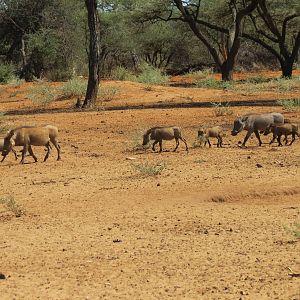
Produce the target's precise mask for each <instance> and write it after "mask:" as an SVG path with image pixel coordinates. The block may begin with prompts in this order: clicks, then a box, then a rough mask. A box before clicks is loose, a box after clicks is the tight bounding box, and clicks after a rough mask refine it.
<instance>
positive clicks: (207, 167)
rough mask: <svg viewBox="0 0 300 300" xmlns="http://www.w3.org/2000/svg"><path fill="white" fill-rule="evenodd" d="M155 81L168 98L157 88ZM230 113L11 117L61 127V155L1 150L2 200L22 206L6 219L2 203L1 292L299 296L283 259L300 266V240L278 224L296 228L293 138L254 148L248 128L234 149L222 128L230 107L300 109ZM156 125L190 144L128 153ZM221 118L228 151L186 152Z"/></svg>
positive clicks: (18, 295) (12, 102)
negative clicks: (146, 169) (147, 170)
mask: <svg viewBox="0 0 300 300" xmlns="http://www.w3.org/2000/svg"><path fill="white" fill-rule="evenodd" d="M105 84H108V85H109V84H116V83H111V82H107V83H105ZM118 84H119V85H120V86H122V91H123V98H122V99H120V100H119V101H123V103H130V104H131V103H132V102H130V101H131V99H132V101H138V100H139V101H140V102H136V103H140V104H143V103H144V102H143V99H148V98H151V99H155V98H156V99H157V100H156V101H167V99H170V98H172V97H173V98H176V97H181V95H183V94H184V95H190V94H189V93H195V97H198V98H199V99H198V100H197V101H201V100H202V99H204V100H203V101H215V100H216V98H218V97H220V99H222V97H226V91H214V90H213V91H211V90H210V91H209V90H204V89H184V88H174V87H169V88H168V87H155V88H154V91H153V90H152V91H145V89H143V88H142V87H141V86H138V85H137V84H132V83H122V82H119V83H118ZM18 89H21V90H22V89H26V86H25V87H24V86H21V87H19V88H18ZM127 90H128V94H127V96H126V92H124V91H127ZM158 90H163V94H159V93H158V95H157V96H156V94H155V93H156V92H157V91H158ZM12 92H13V91H11V87H10V88H8V87H7V89H4V91H2V95H1V99H0V110H1V111H6V110H16V109H20V108H22V107H27V105H29V103H28V100H26V99H24V97H22V93H18V94H17V95H12V94H11V93H12ZM222 92H223V96H222ZM232 93H233V92H232ZM202 94H203V95H204V96H203V98H201V97H202ZM9 95H12V96H11V97H9ZM130 95H132V96H130ZM164 95H167V96H166V97H164ZM233 96H236V95H234V94H233ZM288 96H289V95H286V97H288ZM250 98H251V97H250ZM245 99H249V97H248V98H247V97H245ZM145 101H146V100H145ZM151 101H152V100H151ZM153 101H154V100H153ZM55 105H58V106H59V105H61V107H64V105H66V103H65V102H63V101H62V102H60V103H58V104H57V103H56V104H55ZM232 111H233V114H232V115H225V116H219V117H216V116H215V114H214V109H213V108H189V109H187V108H186V109H182V108H177V109H144V110H121V111H97V112H70V113H65V112H64V113H47V114H33V115H15V116H7V117H6V122H7V124H8V125H9V126H12V125H13V126H17V125H21V124H22V125H23V124H48V123H51V124H55V125H57V126H58V127H59V129H60V141H61V148H62V160H61V161H59V162H57V161H56V160H55V158H56V151H55V149H53V150H52V153H51V155H50V158H49V160H48V161H47V162H46V163H42V159H43V156H44V155H45V152H44V149H42V148H38V147H35V148H34V151H35V153H36V155H37V156H38V158H39V162H37V163H33V160H32V158H30V157H27V158H26V161H27V163H26V164H25V165H20V164H19V163H18V162H16V161H15V160H14V157H13V155H12V154H10V155H9V157H7V159H6V160H5V161H4V162H3V163H2V164H1V165H0V177H1V181H0V188H1V194H0V196H1V197H5V196H8V195H11V196H12V197H13V198H14V199H15V201H16V203H17V204H18V205H20V206H21V208H22V209H23V210H24V211H25V214H24V215H22V216H21V217H15V216H14V214H13V212H12V211H10V210H9V209H7V208H6V207H5V206H4V205H1V204H0V237H1V241H0V248H1V256H0V272H1V273H3V274H4V275H5V276H6V279H4V280H0V295H1V296H0V298H1V299H120V298H121V299H168V298H169V299H294V300H296V299H298V300H299V299H300V278H299V277H293V278H292V277H290V276H289V275H288V273H289V271H288V269H287V267H290V268H291V269H292V270H294V271H295V272H300V255H299V253H300V240H299V239H297V238H296V237H294V236H293V235H292V234H291V233H289V232H288V231H287V230H286V229H285V228H286V227H288V228H293V226H294V223H300V178H299V166H300V141H299V139H297V140H296V141H295V143H294V144H293V145H292V146H291V147H290V146H284V147H277V145H276V144H274V145H272V146H269V145H268V144H267V142H268V141H269V140H270V138H271V137H270V136H268V137H263V141H264V142H265V144H263V146H262V147H258V146H257V140H256V139H255V137H253V138H252V139H251V140H249V145H248V146H249V147H248V148H247V149H241V148H239V147H238V142H239V141H241V140H243V138H244V136H245V132H243V133H240V134H239V135H238V136H236V137H232V136H231V135H230V129H231V126H232V123H233V120H234V118H235V115H236V114H243V113H246V112H252V111H256V112H268V111H278V112H283V113H284V115H285V116H286V117H287V118H289V119H291V120H292V121H295V122H299V117H300V113H299V111H298V112H286V111H283V110H282V108H280V107H254V108H253V107H233V108H232ZM164 124H178V125H179V126H181V127H182V129H183V134H184V136H185V137H186V139H187V140H188V144H189V146H190V151H189V153H186V152H185V149H184V146H183V145H182V144H181V145H180V147H179V151H178V152H177V153H173V152H169V151H167V150H171V149H172V148H173V147H174V144H175V142H174V141H170V142H165V143H164V149H165V150H166V151H164V152H163V153H153V152H151V150H150V149H148V150H146V151H136V152H134V151H132V148H133V146H134V145H135V142H136V136H137V134H138V133H139V132H140V131H142V130H144V129H146V128H148V127H151V126H154V125H164ZM217 124H218V125H223V126H224V128H225V130H226V136H225V137H224V143H225V145H224V148H222V149H219V148H217V147H216V145H215V141H213V143H214V145H213V147H212V148H210V149H209V148H193V147H192V145H193V142H194V141H195V138H196V134H197V128H198V127H199V126H200V125H217ZM2 136H3V134H2ZM128 158H135V159H134V160H130V159H128ZM145 162H148V163H149V164H150V165H153V164H155V163H164V164H165V168H164V169H163V170H162V173H161V174H160V175H156V176H147V175H142V174H140V173H139V172H138V170H137V169H135V168H134V167H133V164H141V163H145Z"/></svg>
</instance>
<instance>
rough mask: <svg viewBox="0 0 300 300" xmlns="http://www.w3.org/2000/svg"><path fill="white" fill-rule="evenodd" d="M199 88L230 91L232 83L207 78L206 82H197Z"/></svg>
mask: <svg viewBox="0 0 300 300" xmlns="http://www.w3.org/2000/svg"><path fill="white" fill-rule="evenodd" d="M195 85H196V87H198V88H208V89H228V88H230V87H231V85H232V83H231V82H229V81H222V80H217V79H214V78H212V77H209V78H206V79H205V80H201V81H197V82H195Z"/></svg>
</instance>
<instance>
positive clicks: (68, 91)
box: [59, 77, 87, 98]
mask: <svg viewBox="0 0 300 300" xmlns="http://www.w3.org/2000/svg"><path fill="white" fill-rule="evenodd" d="M86 88H87V81H86V80H84V79H81V78H78V77H75V78H73V79H70V80H68V81H67V82H66V83H65V84H63V85H62V86H61V87H60V89H59V92H60V94H61V97H62V98H71V97H82V96H84V95H85V93H86Z"/></svg>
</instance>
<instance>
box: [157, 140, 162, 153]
mask: <svg viewBox="0 0 300 300" xmlns="http://www.w3.org/2000/svg"><path fill="white" fill-rule="evenodd" d="M158 143H159V152H162V140H160V141H159V142H158Z"/></svg>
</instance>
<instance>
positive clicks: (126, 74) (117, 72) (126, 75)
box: [111, 66, 135, 80]
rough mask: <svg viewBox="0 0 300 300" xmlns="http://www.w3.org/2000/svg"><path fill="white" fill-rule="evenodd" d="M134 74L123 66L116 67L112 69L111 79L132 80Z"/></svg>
mask: <svg viewBox="0 0 300 300" xmlns="http://www.w3.org/2000/svg"><path fill="white" fill-rule="evenodd" d="M134 78H135V76H134V75H133V74H132V73H131V72H130V71H129V70H127V69H126V68H124V67H120V66H119V67H117V68H115V69H113V70H112V74H111V79H113V80H133V79H134Z"/></svg>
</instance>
